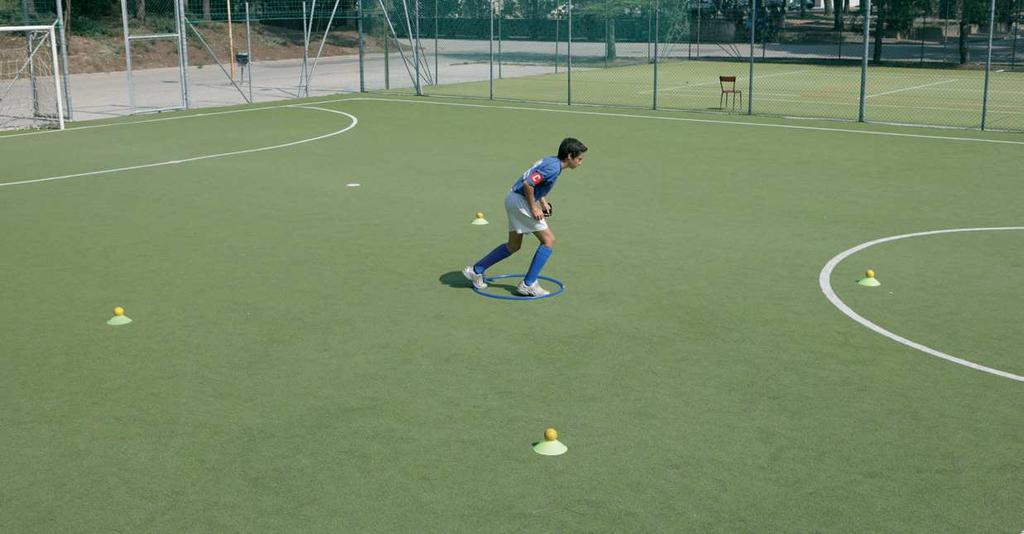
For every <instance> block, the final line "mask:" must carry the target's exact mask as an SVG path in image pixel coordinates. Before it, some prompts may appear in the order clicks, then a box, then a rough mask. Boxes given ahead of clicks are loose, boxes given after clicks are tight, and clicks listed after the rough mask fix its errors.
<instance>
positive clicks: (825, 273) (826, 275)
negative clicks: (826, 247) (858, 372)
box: [818, 226, 1024, 382]
mask: <svg viewBox="0 0 1024 534" xmlns="http://www.w3.org/2000/svg"><path fill="white" fill-rule="evenodd" d="M1006 230H1024V226H1000V227H992V228H953V229H949V230H933V231H930V232H917V233H913V234H903V235H896V236H891V237H883V238H881V239H876V240H874V241H868V242H867V243H861V244H860V245H857V246H855V247H853V248H851V249H848V250H845V251H843V252H841V253H839V254H837V255H836V256H835V257H834V258H832V259H831V260H829V261H828V263H826V264H825V266H824V267H822V269H821V273H820V274H819V275H818V285H819V286H820V287H821V292H822V293H824V294H825V297H826V298H828V300H829V302H831V303H832V304H833V305H834V306H835V307H836V308H839V311H841V312H843V313H844V314H846V316H847V317H849V318H851V319H853V320H854V321H857V322H858V323H860V324H862V325H864V326H866V327H867V328H869V329H871V330H874V331H875V332H877V333H879V334H881V335H883V336H885V337H887V338H889V339H891V340H893V341H896V342H898V343H902V344H904V345H906V346H908V347H911V348H913V349H916V350H919V351H921V352H923V353H925V354H928V355H929V356H935V357H936V358H942V359H943V360H947V361H950V362H953V363H956V364H958V365H963V366H964V367H970V368H971V369H975V370H978V371H982V372H985V373H989V374H993V375H996V376H1001V377H1003V378H1009V379H1010V380H1016V381H1018V382H1024V376H1020V375H1015V374H1013V373H1008V372H1006V371H1001V370H999V369H993V368H991V367H986V366H984V365H980V364H977V363H974V362H972V361H969V360H965V359H963V358H957V357H956V356H952V355H949V354H946V353H945V352H942V351H939V350H935V349H933V348H931V347H928V346H925V345H922V344H920V343H917V342H915V341H911V340H909V339H907V338H905V337H902V336H900V335H897V334H894V333H892V332H890V331H888V330H886V329H884V328H882V327H881V326H878V325H877V324H875V323H873V322H871V321H869V320H867V319H865V318H864V317H863V316H861V315H860V314H858V313H857V312H855V311H853V310H852V309H850V307H849V306H847V305H846V303H845V302H843V301H842V299H840V298H839V296H838V295H836V292H835V291H833V290H832V283H831V279H832V271H833V270H834V269H835V268H836V266H837V265H839V262H841V261H843V260H844V259H846V258H847V257H849V256H851V255H853V254H856V253H857V252H860V251H862V250H864V249H866V248H869V247H873V246H875V245H880V244H882V243H888V242H890V241H897V240H900V239H908V238H911V237H923V236H929V235H936V234H952V233H958V232H998V231H1006Z"/></svg>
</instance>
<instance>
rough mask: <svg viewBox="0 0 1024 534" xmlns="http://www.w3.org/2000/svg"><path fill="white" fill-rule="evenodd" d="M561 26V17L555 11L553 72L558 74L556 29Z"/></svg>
mask: <svg viewBox="0 0 1024 534" xmlns="http://www.w3.org/2000/svg"><path fill="white" fill-rule="evenodd" d="M561 26H562V17H559V16H558V11H557V10H556V11H555V74H558V42H559V39H558V29H559V28H560V27H561Z"/></svg>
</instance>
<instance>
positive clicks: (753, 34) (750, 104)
mask: <svg viewBox="0 0 1024 534" xmlns="http://www.w3.org/2000/svg"><path fill="white" fill-rule="evenodd" d="M800 1H801V2H803V1H804V0H800ZM825 1H826V2H828V1H829V0H825ZM756 38H757V0H750V67H749V72H748V74H747V115H753V114H754V40H755V39H756ZM726 96H728V95H726ZM735 97H736V95H733V98H735ZM733 104H736V102H733Z"/></svg>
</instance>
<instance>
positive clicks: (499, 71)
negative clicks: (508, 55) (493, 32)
mask: <svg viewBox="0 0 1024 534" xmlns="http://www.w3.org/2000/svg"><path fill="white" fill-rule="evenodd" d="M504 7H505V6H504V5H500V4H499V7H498V15H497V18H498V79H499V80H500V79H501V78H502V76H501V18H502V15H501V11H502V9H503V8H504Z"/></svg>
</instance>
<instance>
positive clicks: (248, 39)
mask: <svg viewBox="0 0 1024 534" xmlns="http://www.w3.org/2000/svg"><path fill="white" fill-rule="evenodd" d="M250 26H251V25H250V24H249V2H246V3H245V57H246V58H248V59H247V60H246V61H247V63H246V65H245V74H246V76H245V77H246V80H247V81H248V82H249V103H252V102H253V99H252V30H251V28H250Z"/></svg>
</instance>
